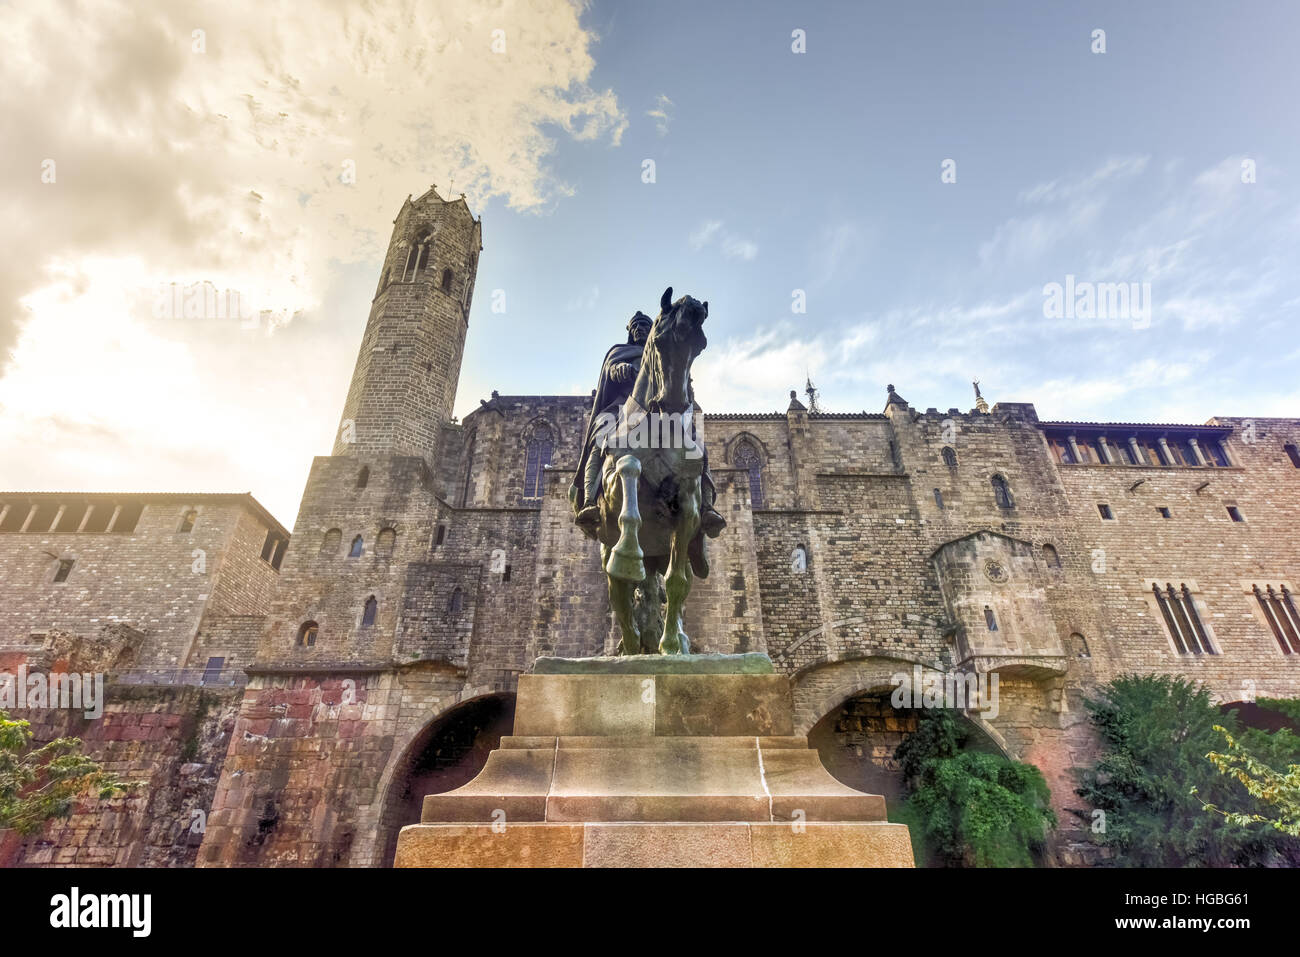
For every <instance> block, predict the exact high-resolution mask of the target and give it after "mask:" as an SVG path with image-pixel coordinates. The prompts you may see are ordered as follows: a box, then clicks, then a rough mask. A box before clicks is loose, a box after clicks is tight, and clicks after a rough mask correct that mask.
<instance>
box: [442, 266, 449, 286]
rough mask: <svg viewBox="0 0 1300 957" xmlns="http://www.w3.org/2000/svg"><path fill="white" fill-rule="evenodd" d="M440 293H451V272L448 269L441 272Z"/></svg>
mask: <svg viewBox="0 0 1300 957" xmlns="http://www.w3.org/2000/svg"><path fill="white" fill-rule="evenodd" d="M442 291H443V292H451V270H450V269H444V270H443V271H442Z"/></svg>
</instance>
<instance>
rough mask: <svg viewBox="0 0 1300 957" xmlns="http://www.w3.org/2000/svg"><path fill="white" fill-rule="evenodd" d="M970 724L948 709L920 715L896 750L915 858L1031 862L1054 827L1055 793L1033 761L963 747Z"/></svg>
mask: <svg viewBox="0 0 1300 957" xmlns="http://www.w3.org/2000/svg"><path fill="white" fill-rule="evenodd" d="M969 744H970V733H969V731H968V729H967V726H966V725H964V724H962V723H960V722H958V720H957V719H956V718H955V717H954V716H953V715H952V714H951V713H949V712H947V711H925V712H922V713H921V716H920V720H919V723H918V726H917V730H916V732H915V733H914V734H912V735H911V736H909V737H908V738H907V740H905V741H904V742H903V743H902V744H901V745H899V747H898V749H897V751H896V752H895V758H896V759H897V760H898V762H899V764H900V765H901V767H902V769H903V773H904V775H905V777H906V778H907V780H908V784H909V787H910V790H911V793H910V795H909V797H908V798H907V800H906V801H905V802H904V803H903V806H902V808H900V809H899V811H898V813H897V816H896V819H897V820H898V821H899V822H900V823H904V824H907V825H908V828H909V830H910V832H911V835H912V846H913V851H914V853H915V856H916V859H917V861H918V862H924V863H927V864H930V865H932V866H947V867H961V866H969V867H1032V866H1033V865H1034V863H1035V861H1036V857H1037V854H1038V852H1039V851H1040V850H1041V848H1042V845H1043V842H1044V841H1045V840H1046V837H1047V830H1048V829H1049V828H1051V827H1054V826H1055V825H1056V816H1055V815H1054V814H1053V813H1052V810H1051V808H1050V807H1049V803H1050V798H1051V792H1050V791H1049V789H1048V787H1047V782H1046V781H1045V780H1044V779H1043V775H1042V772H1040V771H1039V770H1038V768H1036V767H1034V766H1033V765H1031V764H1023V763H1021V762H1019V761H1011V760H1009V759H1007V758H1004V757H1002V756H1001V755H998V754H987V753H980V752H976V751H971V750H963V749H964V748H966V747H967V746H968V745H969Z"/></svg>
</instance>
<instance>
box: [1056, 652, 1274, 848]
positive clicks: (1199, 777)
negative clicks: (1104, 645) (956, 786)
mask: <svg viewBox="0 0 1300 957" xmlns="http://www.w3.org/2000/svg"><path fill="white" fill-rule="evenodd" d="M1085 704H1086V706H1087V708H1088V711H1089V720H1090V721H1091V723H1092V725H1093V727H1094V728H1095V729H1096V731H1097V733H1098V735H1099V737H1100V738H1101V744H1102V753H1101V755H1100V757H1099V758H1098V760H1097V762H1096V764H1095V765H1094V766H1093V767H1091V768H1087V769H1084V770H1083V771H1082V772H1081V773H1080V775H1079V787H1078V788H1077V789H1076V792H1075V793H1077V794H1078V795H1079V796H1080V797H1082V798H1084V799H1085V800H1086V801H1087V802H1088V805H1089V808H1088V809H1087V810H1084V811H1075V812H1073V813H1075V814H1076V815H1077V816H1079V817H1080V818H1082V819H1084V820H1086V821H1088V822H1089V823H1090V824H1091V823H1093V815H1092V812H1093V811H1095V810H1098V809H1099V810H1101V811H1103V812H1104V818H1103V826H1102V827H1100V828H1097V827H1095V826H1094V827H1093V829H1092V837H1093V840H1095V841H1096V842H1097V843H1099V844H1101V845H1104V846H1106V847H1109V848H1111V849H1112V851H1113V852H1114V862H1115V863H1116V864H1117V865H1120V866H1125V867H1189V866H1190V867H1227V866H1258V865H1262V864H1266V863H1273V862H1276V861H1277V860H1278V858H1279V855H1290V854H1292V853H1294V851H1295V847H1296V845H1295V844H1294V843H1293V842H1291V839H1289V838H1287V837H1286V836H1285V835H1282V834H1280V833H1278V832H1276V831H1274V830H1272V829H1271V828H1269V826H1268V825H1267V824H1264V823H1261V822H1251V823H1243V822H1239V821H1234V820H1233V819H1226V820H1225V819H1224V818H1221V817H1215V816H1213V815H1209V814H1206V813H1204V810H1203V807H1204V805H1205V804H1213V805H1214V806H1215V807H1216V808H1220V809H1222V810H1223V811H1224V813H1225V814H1230V815H1231V814H1249V813H1251V812H1252V811H1253V810H1254V808H1252V806H1251V805H1250V803H1249V797H1248V795H1246V794H1244V793H1242V791H1241V789H1240V788H1237V787H1236V786H1235V785H1234V784H1233V783H1232V781H1231V779H1229V778H1225V777H1223V776H1222V775H1220V774H1219V773H1218V771H1217V770H1216V769H1215V767H1214V765H1213V764H1212V763H1210V762H1209V761H1207V760H1206V755H1207V754H1208V753H1210V752H1211V751H1213V750H1214V749H1215V748H1216V747H1218V746H1219V745H1221V744H1222V738H1221V737H1220V736H1219V732H1217V731H1215V726H1216V725H1220V726H1223V727H1225V728H1227V729H1228V732H1229V733H1231V734H1234V735H1237V736H1238V737H1240V739H1241V740H1243V741H1245V742H1246V743H1247V744H1248V745H1249V746H1250V747H1252V748H1254V749H1256V751H1257V752H1259V753H1260V754H1262V755H1263V756H1264V757H1265V759H1267V760H1274V759H1277V758H1278V757H1279V756H1282V755H1285V754H1286V753H1288V752H1291V753H1293V754H1294V753H1297V752H1295V750H1294V749H1295V748H1296V746H1297V744H1300V741H1297V739H1296V738H1295V736H1294V735H1291V734H1290V733H1289V732H1278V733H1277V734H1276V735H1269V734H1267V733H1265V732H1262V731H1255V730H1246V731H1244V732H1243V731H1241V730H1240V723H1239V722H1238V720H1237V717H1236V713H1235V712H1231V713H1229V714H1226V715H1225V714H1223V713H1222V712H1221V711H1220V710H1219V708H1218V707H1217V706H1216V705H1215V704H1214V702H1213V700H1212V699H1211V697H1210V693H1209V691H1208V690H1207V689H1206V688H1204V687H1202V686H1200V685H1197V684H1194V683H1192V682H1190V681H1188V680H1187V679H1185V678H1183V677H1181V676H1169V675H1126V676H1123V677H1120V678H1116V679H1115V680H1113V681H1111V682H1110V683H1108V684H1107V685H1105V686H1104V687H1103V688H1102V693H1101V696H1100V697H1099V698H1098V699H1096V700H1091V699H1089V700H1086V701H1085Z"/></svg>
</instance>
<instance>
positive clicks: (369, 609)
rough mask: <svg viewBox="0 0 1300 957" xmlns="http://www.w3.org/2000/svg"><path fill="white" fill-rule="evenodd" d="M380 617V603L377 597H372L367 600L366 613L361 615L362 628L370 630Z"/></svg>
mask: <svg viewBox="0 0 1300 957" xmlns="http://www.w3.org/2000/svg"><path fill="white" fill-rule="evenodd" d="M378 615H379V602H378V601H376V600H375V596H374V595H371V596H370V597H369V598H367V599H366V608H365V611H363V612H362V613H361V627H362V628H369V627H371V626H372V625H374V623H375V618H376V617H377V616H378Z"/></svg>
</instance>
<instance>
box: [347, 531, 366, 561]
mask: <svg viewBox="0 0 1300 957" xmlns="http://www.w3.org/2000/svg"><path fill="white" fill-rule="evenodd" d="M363 551H365V542H364V541H363V540H362V538H361V536H360V535H358V536H357V537H356V538H354V539H352V547H351V548H349V549H348V558H360V557H361V553H362V552H363Z"/></svg>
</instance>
